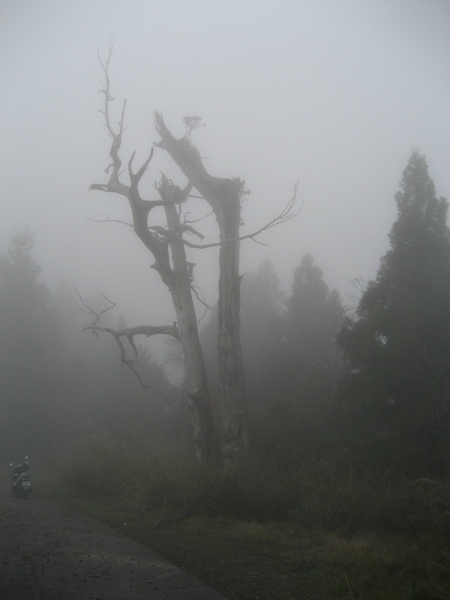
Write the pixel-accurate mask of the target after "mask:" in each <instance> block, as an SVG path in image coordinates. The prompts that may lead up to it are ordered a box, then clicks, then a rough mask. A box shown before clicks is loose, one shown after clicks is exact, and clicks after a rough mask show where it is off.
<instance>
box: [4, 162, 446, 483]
mask: <svg viewBox="0 0 450 600" xmlns="http://www.w3.org/2000/svg"><path fill="white" fill-rule="evenodd" d="M395 202H396V205H397V217H396V220H395V222H394V223H393V225H392V229H391V232H390V235H389V243H390V247H389V249H388V251H387V252H386V254H385V255H384V256H383V257H382V258H381V260H380V267H379V269H378V273H377V276H376V278H375V279H374V280H373V281H370V282H369V283H368V284H367V286H366V287H365V289H364V290H363V292H362V295H361V298H360V301H359V303H358V306H357V308H356V310H350V309H349V308H348V307H345V306H344V305H343V303H342V301H341V298H340V297H339V294H338V293H337V292H336V291H335V290H330V289H329V288H328V286H327V284H326V282H325V281H324V277H323V272H322V271H321V269H320V267H319V266H318V265H316V264H315V262H314V259H313V257H312V256H310V255H305V256H304V257H303V258H302V260H301V263H300V264H299V265H298V267H297V268H296V269H295V271H294V273H293V276H292V287H291V290H290V293H289V294H285V293H283V292H282V291H281V290H280V286H279V281H278V278H277V274H276V272H275V270H274V268H273V266H272V265H271V264H270V263H269V262H266V263H264V264H263V265H261V267H260V268H259V269H258V271H257V272H250V273H247V274H245V276H244V277H243V279H242V282H241V285H240V315H239V316H240V340H241V344H242V357H243V372H244V373H245V383H246V397H247V399H248V402H247V407H246V410H247V411H248V412H247V416H248V422H249V432H248V435H249V436H251V439H252V443H251V446H250V448H249V449H248V452H251V453H257V455H258V456H261V457H263V458H264V460H267V461H271V462H274V463H276V464H278V465H280V467H283V466H285V467H288V466H290V465H294V464H296V463H298V462H301V461H304V460H307V459H310V458H320V457H327V456H330V455H333V456H334V457H335V458H339V460H345V461H351V463H352V464H353V465H354V466H355V467H361V468H366V467H367V466H371V467H373V468H379V469H384V468H387V467H391V466H396V467H397V468H399V469H401V470H402V471H406V472H409V473H411V474H415V475H417V474H423V473H438V474H442V473H448V471H449V451H450V402H449V385H448V373H449V367H450V364H449V359H450V350H449V340H450V335H449V333H450V330H449V329H450V298H449V295H450V270H449V259H450V252H449V251H450V244H449V243H450V237H449V230H448V227H447V223H446V221H447V209H448V205H447V202H446V200H445V199H443V198H439V197H438V196H437V195H436V192H435V188H434V184H433V181H432V179H431V178H430V176H429V173H428V166H427V162H426V159H425V157H424V156H422V155H421V154H420V153H419V152H417V151H414V152H413V153H412V154H411V157H410V159H409V161H408V164H407V166H406V168H405V170H404V172H403V177H402V179H401V182H400V188H399V191H398V193H397V195H396V197H395ZM33 244H34V239H33V235H32V234H31V233H30V232H19V233H16V234H15V235H13V236H12V238H11V240H10V243H9V245H8V246H7V248H6V249H5V250H4V251H3V252H2V254H1V255H0V330H1V338H0V340H1V341H0V353H1V359H0V370H1V377H0V386H1V390H0V409H1V413H2V418H1V423H0V428H1V443H2V446H3V449H2V454H3V455H4V457H5V458H6V459H9V456H8V455H10V454H11V453H13V452H16V453H19V452H24V453H32V452H44V451H45V452H55V451H56V452H63V451H69V450H70V449H72V448H73V447H74V446H75V445H76V444H77V443H79V441H80V440H83V439H86V438H92V437H95V436H106V437H108V436H110V437H118V438H121V439H125V438H127V439H130V438H133V437H139V438H146V439H155V440H156V439H161V437H163V438H164V439H165V440H166V442H167V443H170V444H187V445H188V446H190V447H192V452H193V453H195V448H196V440H195V430H193V429H192V427H191V426H190V425H189V420H190V415H189V409H188V405H189V402H186V401H185V398H186V392H187V390H188V385H189V382H187V381H186V378H185V379H184V380H183V381H182V383H181V384H179V385H175V384H174V383H173V382H170V381H169V380H168V378H167V372H170V369H171V363H170V360H169V362H168V365H166V369H165V370H164V369H163V368H162V366H161V365H159V364H157V363H155V362H154V361H152V359H151V356H148V355H146V353H145V350H144V348H139V347H136V350H138V351H139V355H140V368H145V371H146V383H147V387H146V389H144V388H143V387H142V386H141V385H140V383H139V381H138V380H137V379H136V377H135V376H134V374H133V373H132V372H131V371H130V372H127V371H126V370H125V371H124V370H123V369H121V365H120V361H119V360H118V346H117V344H116V341H115V339H114V338H113V337H111V336H108V337H101V338H97V337H96V336H95V335H92V334H91V335H88V334H87V333H84V334H83V333H82V329H83V328H85V327H90V328H91V330H93V331H94V333H95V331H96V327H94V326H93V325H92V322H91V318H92V314H93V313H91V314H88V315H86V314H84V313H83V311H86V309H87V305H86V303H82V302H80V299H79V298H78V297H77V294H76V293H75V292H74V290H73V288H71V286H69V285H67V284H61V285H60V287H59V289H57V291H56V292H54V293H53V294H51V293H50V292H49V290H48V288H47V287H46V286H45V285H44V284H43V283H42V282H41V281H40V268H39V266H38V265H36V264H35V263H34V261H33V258H32V250H33ZM91 306H92V304H91ZM92 310H93V311H94V313H95V311H97V312H96V313H95V314H99V313H100V312H101V310H100V309H92ZM218 317H219V307H215V308H214V309H213V310H212V311H211V314H210V318H209V321H208V322H207V324H206V325H204V326H203V327H202V328H201V329H200V331H199V344H200V345H201V347H202V352H203V356H205V357H206V360H205V377H206V378H207V380H208V385H209V389H210V390H211V392H210V393H211V405H210V406H211V419H212V420H214V421H215V422H216V423H220V419H221V410H223V409H222V404H221V403H220V401H216V400H217V398H218V396H219V395H220V389H221V387H220V386H221V383H220V381H221V374H220V365H219V361H217V360H214V356H216V340H217V335H218V331H219V318H218ZM102 319H103V320H102V326H101V327H102V328H103V331H111V332H113V331H114V332H117V331H118V332H122V333H123V332H126V331H129V328H127V327H126V322H125V320H124V319H123V318H122V317H121V318H118V319H117V320H116V321H114V320H113V317H112V313H111V312H107V313H106V314H104V315H102ZM97 329H99V331H97V333H102V331H101V328H100V326H99V325H97ZM174 354H175V355H176V351H175V353H172V358H171V360H172V361H174V360H176V359H174V358H173V355H174ZM172 364H173V363H172ZM185 375H186V372H185Z"/></svg>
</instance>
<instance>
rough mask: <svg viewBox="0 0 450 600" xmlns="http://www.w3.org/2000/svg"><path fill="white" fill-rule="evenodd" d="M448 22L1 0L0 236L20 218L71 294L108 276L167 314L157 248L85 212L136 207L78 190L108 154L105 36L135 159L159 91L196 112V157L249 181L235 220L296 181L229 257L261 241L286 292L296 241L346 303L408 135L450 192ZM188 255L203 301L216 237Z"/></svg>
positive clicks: (134, 312)
mask: <svg viewBox="0 0 450 600" xmlns="http://www.w3.org/2000/svg"><path fill="white" fill-rule="evenodd" d="M449 30H450V5H449V3H448V2H447V1H446V0H435V1H434V2H425V1H422V2H421V1H414V0H396V1H392V0H388V1H387V0H386V1H380V0H377V1H376V2H375V1H371V2H364V3H361V2H357V1H356V0H355V1H351V0H343V1H341V2H326V1H316V2H306V1H300V0H299V1H295V2H294V1H288V0H286V1H285V2H281V3H280V2H275V1H261V0H258V1H247V2H234V1H229V2H226V3H225V2H216V1H208V2H203V1H194V0H193V1H190V2H184V1H160V0H154V1H148V0H147V1H144V0H142V1H141V0H127V1H126V2H125V1H113V0H111V1H97V0H89V1H84V0H79V1H77V2H70V1H63V0H61V1H58V2H56V1H49V0H40V1H39V2H29V1H24V0H3V1H2V3H1V7H0V74H1V80H2V94H1V98H0V105H1V115H2V117H1V118H2V128H1V129H2V135H1V141H0V165H1V169H0V188H1V209H2V212H1V214H2V219H1V223H0V239H1V247H2V249H3V248H4V247H5V245H6V244H7V242H8V238H9V236H10V234H12V233H14V232H15V231H18V230H21V229H23V228H25V227H28V228H30V229H31V230H32V231H34V232H35V235H36V248H35V260H36V262H37V263H38V264H39V265H40V266H42V269H43V277H44V279H45V281H46V282H47V284H48V285H49V286H50V287H51V288H53V287H54V286H55V285H57V282H58V281H60V280H61V279H65V280H68V281H69V282H74V283H75V285H76V286H77V289H79V290H80V293H81V294H82V295H83V297H89V296H90V295H91V294H93V293H95V292H101V293H104V294H105V295H107V296H108V297H109V298H111V299H112V300H113V301H114V302H115V303H116V304H117V311H118V313H120V314H124V315H126V318H127V322H128V323H129V324H130V325H132V324H143V323H151V324H158V323H164V322H165V321H167V320H169V322H171V320H172V313H171V311H170V310H169V309H168V308H167V306H168V298H169V296H168V293H167V291H166V290H165V289H164V287H163V286H161V285H160V283H159V281H158V277H157V274H156V273H154V271H153V270H151V269H149V265H150V264H151V263H152V262H153V260H152V257H151V256H149V254H148V252H147V251H146V250H145V248H143V247H142V246H141V245H140V242H139V241H138V240H137V239H136V238H135V237H134V236H133V233H132V232H131V231H130V230H129V229H127V228H126V227H124V226H123V225H120V224H114V223H98V222H95V220H107V219H116V220H124V221H125V220H128V215H127V210H126V206H125V204H124V199H123V198H121V197H119V196H116V195H112V194H104V193H101V192H99V191H89V189H88V188H89V186H90V184H91V183H94V182H97V183H101V182H104V181H105V180H106V175H105V172H104V170H105V168H106V167H107V165H108V163H109V156H108V152H109V140H108V137H107V132H106V129H105V127H104V124H103V120H102V115H101V114H100V112H98V109H100V108H101V103H102V96H101V95H100V94H99V90H100V88H101V77H102V73H101V69H100V68H99V64H98V60H97V50H98V51H99V52H100V55H101V56H103V57H106V54H107V51H108V46H109V44H110V41H111V40H114V41H115V46H114V53H113V57H112V62H111V71H110V75H111V85H112V91H113V95H114V97H115V99H116V102H115V109H117V111H118V113H119V111H120V108H121V106H122V101H123V99H124V98H127V112H126V124H127V131H126V139H125V141H124V151H126V152H128V153H131V152H132V151H133V150H134V149H137V159H138V160H141V161H142V160H144V158H145V157H146V155H147V153H148V150H149V148H150V147H151V146H152V144H153V142H155V141H157V140H158V136H157V134H156V132H155V129H154V125H153V111H154V110H155V109H156V110H160V111H162V113H163V115H164V118H165V120H166V123H167V125H168V126H169V128H170V129H171V130H172V132H173V133H174V134H175V135H177V136H181V135H183V134H184V133H185V128H184V125H183V122H182V120H183V117H184V116H186V115H198V116H200V117H201V118H202V122H203V123H204V124H205V127H201V128H199V129H197V130H196V131H195V132H194V133H193V142H194V144H195V145H196V146H197V147H198V148H199V150H200V153H201V155H202V157H204V159H205V160H204V162H205V166H206V168H207V169H208V171H209V172H210V173H211V174H212V175H216V176H219V177H240V178H242V179H244V180H245V182H246V187H247V188H248V189H249V190H250V191H251V194H250V196H249V197H248V199H247V200H246V202H245V203H244V209H243V220H244V226H243V228H242V233H243V234H245V233H248V232H251V231H252V230H256V229H258V228H259V227H261V226H262V225H263V224H264V223H265V222H267V221H268V220H270V219H271V218H272V217H273V216H274V215H275V214H277V213H278V212H279V211H280V210H281V209H282V207H283V206H284V204H285V203H286V201H287V200H288V199H289V197H290V196H291V194H292V189H293V186H294V184H295V183H296V182H298V184H299V188H298V194H299V198H298V207H299V208H300V206H301V207H302V208H301V211H300V213H299V215H298V216H297V217H296V218H295V219H293V220H291V221H290V222H288V223H286V224H284V225H282V226H280V227H278V228H276V229H271V230H270V231H268V232H265V233H264V234H262V235H261V236H260V238H259V241H260V242H262V243H263V244H265V245H260V244H255V243H254V242H251V241H246V242H244V243H243V244H242V263H241V271H242V272H245V271H247V270H249V269H256V268H257V267H258V265H260V264H261V263H262V262H263V261H264V260H266V259H269V260H270V261H271V262H272V263H273V265H274V267H275V271H276V272H277V274H278V275H279V277H280V280H281V284H282V287H283V288H285V289H286V290H289V288H290V285H291V281H292V273H293V270H294V268H295V267H296V266H297V265H298V264H299V262H300V259H301V256H302V255H303V254H305V253H306V252H308V253H310V254H312V256H313V257H314V259H315V261H316V263H317V264H318V265H319V266H320V267H321V268H322V269H323V271H324V274H325V280H326V281H327V283H328V285H329V286H330V287H335V288H337V289H339V291H340V292H341V293H342V295H343V299H344V301H346V300H347V297H348V295H349V294H351V292H352V287H351V284H350V283H349V282H350V281H351V280H353V279H355V278H358V277H362V278H364V279H366V280H367V279H370V278H372V277H374V275H375V273H376V270H377V268H378V265H379V259H380V257H381V256H382V254H383V253H384V252H385V251H386V249H387V247H388V237H387V236H388V232H389V230H390V227H391V225H392V222H393V219H394V218H395V204H394V194H395V192H396V190H397V187H398V182H399V180H400V178H401V173H402V170H403V168H404V167H405V165H406V161H407V159H408V156H409V154H410V152H411V149H412V148H418V149H419V150H420V152H421V153H423V154H425V155H426V157H427V159H428V163H429V166H430V175H431V177H432V178H433V179H434V182H435V184H436V188H437V191H438V193H439V194H442V195H444V196H446V197H449V196H450V170H449V168H448V165H449V164H450V111H449V106H450V69H449V59H450V35H449V33H450V31H449ZM118 113H117V115H116V118H117V117H118ZM128 156H129V155H128ZM127 159H128V157H127V156H126V154H124V160H127ZM160 169H162V170H163V171H164V172H165V173H167V175H168V176H169V177H171V178H172V179H173V180H174V181H175V182H176V183H179V184H180V185H182V184H184V178H183V176H182V175H181V174H180V173H179V171H177V168H176V166H175V165H174V164H173V163H171V161H170V160H169V159H168V158H167V157H164V155H163V153H162V151H159V153H158V152H157V153H156V157H155V159H154V164H153V163H152V164H151V165H150V169H149V174H148V176H147V179H146V181H145V183H146V191H145V193H144V195H145V197H147V198H152V197H153V198H154V197H156V192H155V190H154V189H153V183H154V181H155V180H156V179H157V178H158V171H159V170H160ZM205 212H206V211H205ZM205 227H206V233H207V236H208V237H207V241H213V237H214V230H213V229H212V228H211V229H208V227H209V225H208V223H207V222H205ZM193 261H194V262H196V263H198V264H199V265H200V264H201V265H202V266H203V270H201V269H200V267H198V269H197V271H196V283H197V284H198V285H199V286H200V287H201V288H202V289H203V290H204V293H205V298H206V300H207V301H208V302H209V303H210V304H213V303H214V302H215V301H216V299H217V292H216V280H215V277H216V274H215V270H214V269H215V267H214V264H215V254H214V252H210V253H209V254H208V255H205V254H204V255H202V256H201V257H198V256H195V257H194V258H193Z"/></svg>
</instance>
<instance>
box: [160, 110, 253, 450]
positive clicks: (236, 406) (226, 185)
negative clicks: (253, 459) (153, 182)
mask: <svg viewBox="0 0 450 600" xmlns="http://www.w3.org/2000/svg"><path fill="white" fill-rule="evenodd" d="M155 123H156V128H157V131H158V133H159V134H160V136H161V142H160V143H159V144H158V146H160V147H162V148H164V149H165V150H166V151H167V152H168V153H169V155H170V156H171V157H172V159H173V160H174V161H175V162H176V164H177V165H178V166H179V168H180V169H181V171H182V172H183V173H184V174H185V176H186V177H187V178H188V180H189V182H190V184H191V185H192V186H193V187H195V188H196V189H197V190H198V192H199V193H200V194H201V195H202V196H203V198H204V199H205V200H206V201H207V202H208V203H209V204H210V206H211V208H212V210H213V211H214V214H215V217H216V220H217V224H218V226H219V232H220V250H219V266H220V273H219V335H218V361H219V380H220V383H219V406H220V412H221V415H220V416H221V450H222V457H223V459H224V460H225V461H228V460H232V459H233V458H235V457H236V455H239V454H241V453H243V452H245V451H246V450H247V448H248V444H249V421H248V413H247V398H246V387H245V377H244V368H243V360H242V350H241V341H240V280H241V277H240V275H239V249H240V239H239V226H240V222H241V196H242V193H243V190H244V182H243V181H241V180H240V179H224V178H218V177H213V176H211V175H210V174H209V173H208V172H207V171H206V169H205V167H204V166H203V163H202V161H201V158H200V155H199V153H198V150H197V149H196V148H195V147H194V146H193V145H192V144H191V143H190V141H189V137H188V136H185V137H184V138H182V139H180V140H177V139H175V138H174V137H173V135H172V134H171V133H170V131H169V130H168V129H167V127H166V125H165V123H164V120H163V118H162V115H161V114H160V113H155Z"/></svg>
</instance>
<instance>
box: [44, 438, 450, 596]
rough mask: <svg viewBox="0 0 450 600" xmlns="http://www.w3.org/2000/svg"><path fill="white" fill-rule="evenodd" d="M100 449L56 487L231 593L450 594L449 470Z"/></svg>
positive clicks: (57, 495) (63, 498)
mask: <svg viewBox="0 0 450 600" xmlns="http://www.w3.org/2000/svg"><path fill="white" fill-rule="evenodd" d="M97 450H98V449H97ZM100 454H101V456H99V455H97V456H96V457H94V455H93V454H92V449H90V451H89V456H90V458H89V460H86V461H85V462H82V464H81V463H80V460H79V458H78V459H77V461H76V464H74V465H72V466H71V467H67V468H66V469H65V471H64V475H63V476H62V477H61V476H60V477H59V479H58V480H57V485H55V486H50V487H49V488H48V489H47V491H46V495H47V497H52V498H53V499H56V500H58V501H60V502H63V503H65V504H67V505H69V506H71V507H72V508H75V509H76V510H79V511H82V512H85V513H88V514H90V515H92V516H94V517H95V518H97V519H98V520H100V521H102V522H104V523H106V524H108V525H110V526H112V527H114V528H116V529H118V530H120V531H123V532H126V533H127V534H128V535H130V536H131V537H133V538H135V539H137V540H138V541H140V542H142V543H144V544H146V545H148V546H149V547H151V548H152V549H154V550H156V551H157V552H159V553H160V554H162V555H163V556H165V557H166V558H168V559H169V560H171V561H173V562H175V563H176V564H178V565H180V566H181V567H183V568H185V569H187V570H189V571H191V572H193V573H195V574H196V575H198V576H199V577H201V578H202V579H204V580H205V581H208V582H209V583H211V584H212V585H213V586H215V587H217V588H218V589H220V590H221V591H222V592H223V593H224V594H225V595H226V596H228V597H229V598H238V599H240V600H253V599H254V600H256V599H258V600H277V599H279V600H291V599H295V600H302V599H305V600H307V599H308V600H313V599H323V600H333V599H336V600H337V599H342V600H347V599H348V600H354V599H358V600H381V599H383V600H390V599H392V600H394V599H395V600H402V599H404V600H448V599H449V598H450V542H449V535H448V534H449V530H450V527H449V526H450V523H449V520H450V518H449V514H447V513H448V510H449V509H450V506H448V504H447V503H448V498H447V496H446V488H444V487H443V486H442V484H440V483H439V482H435V481H427V480H423V481H420V482H413V484H411V483H409V482H404V481H397V482H395V481H394V480H393V479H392V478H389V477H387V476H384V477H382V478H378V479H377V478H373V479H372V480H370V479H369V477H367V476H364V475H358V476H357V475H354V474H352V473H349V472H345V471H343V470H339V469H336V468H334V467H333V468H330V465H314V466H313V468H312V467H311V466H310V467H309V468H308V469H306V470H304V471H303V472H301V473H295V474H294V473H290V474H280V473H277V472H275V471H268V470H267V469H266V468H263V467H261V466H260V467H258V466H255V465H252V469H251V473H252V474H251V475H250V474H249V472H248V471H247V470H246V468H245V467H242V469H239V470H237V471H236V472H234V473H228V474H220V473H208V474H206V473H199V472H198V471H196V472H194V471H192V470H190V467H189V466H188V465H183V468H180V463H179V462H178V461H175V462H174V463H173V464H170V461H167V460H164V461H161V462H158V461H157V460H155V457H153V459H152V461H148V460H146V459H145V457H142V453H141V454H140V456H141V457H142V460H143V463H142V464H137V463H136V456H135V455H134V453H131V454H130V455H129V456H128V458H127V457H126V456H125V454H124V451H123V449H121V450H118V449H117V448H116V449H114V450H112V449H110V450H108V449H105V448H103V449H101V451H100ZM132 455H133V456H134V458H133V460H132V461H131V462H129V459H131V458H132ZM85 458H86V459H87V456H86V457H85ZM111 458H114V460H113V461H112V462H111V461H110V459H111ZM147 458H148V457H147ZM112 463H114V466H113V464H112ZM144 463H145V464H144ZM134 469H136V470H134ZM362 503H363V504H362ZM364 503H365V504H364ZM369 503H371V505H368V504H369ZM402 507H403V514H400V512H401V510H400V509H401V508H402Z"/></svg>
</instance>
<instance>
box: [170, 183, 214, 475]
mask: <svg viewBox="0 0 450 600" xmlns="http://www.w3.org/2000/svg"><path fill="white" fill-rule="evenodd" d="M160 193H161V197H162V198H163V199H164V187H163V186H160ZM164 208H165V212H166V217H167V230H168V232H169V234H170V247H171V250H172V262H173V267H172V269H173V277H172V278H171V280H170V281H169V282H168V285H169V290H170V293H171V296H172V300H173V305H174V308H175V314H176V316H177V321H178V332H179V337H180V342H181V347H182V349H183V356H184V365H185V377H186V391H187V394H188V397H189V408H190V411H191V417H192V424H193V429H194V443H195V454H196V458H197V461H198V462H199V464H202V465H205V464H207V465H210V464H216V465H217V464H218V462H219V449H218V440H217V436H216V433H215V424H214V417H213V411H212V404H211V398H210V393H209V388H208V381H207V377H206V368H205V363H204V359H203V352H202V348H201V345H200V339H199V335H198V323H197V316H196V313H195V307H194V303H193V300H192V290H191V279H190V275H189V272H188V270H187V265H186V253H185V248H184V244H183V240H182V228H181V224H180V220H179V216H178V213H177V210H176V207H175V205H174V204H173V203H170V202H169V203H166V204H165V206H164Z"/></svg>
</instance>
